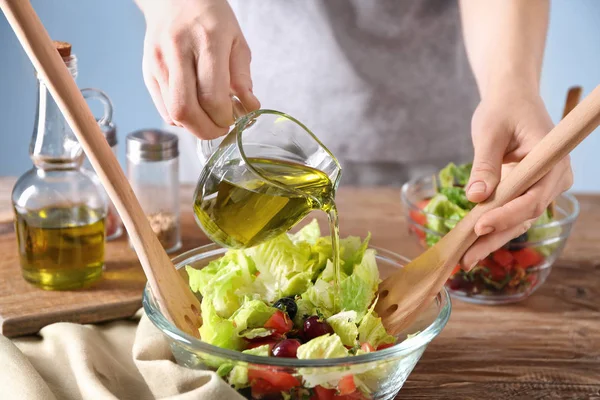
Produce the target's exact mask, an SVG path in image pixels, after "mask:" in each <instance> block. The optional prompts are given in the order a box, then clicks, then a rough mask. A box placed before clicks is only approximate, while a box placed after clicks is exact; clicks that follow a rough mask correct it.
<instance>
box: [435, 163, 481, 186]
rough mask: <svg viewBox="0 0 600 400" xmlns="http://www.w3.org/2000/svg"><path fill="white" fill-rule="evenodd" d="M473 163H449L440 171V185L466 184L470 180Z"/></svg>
mask: <svg viewBox="0 0 600 400" xmlns="http://www.w3.org/2000/svg"><path fill="white" fill-rule="evenodd" d="M472 167H473V165H472V164H462V165H460V166H457V165H456V164H454V163H450V164H448V165H447V166H446V167H445V168H444V169H442V170H441V171H440V173H439V178H440V179H439V180H440V186H441V187H443V188H449V187H453V186H463V187H464V186H465V185H466V184H467V183H468V182H469V176H470V175H471V168H472Z"/></svg>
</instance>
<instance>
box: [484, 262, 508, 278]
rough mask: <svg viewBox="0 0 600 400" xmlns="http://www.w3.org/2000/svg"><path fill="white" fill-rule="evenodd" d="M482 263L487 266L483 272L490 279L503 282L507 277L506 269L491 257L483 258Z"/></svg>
mask: <svg viewBox="0 0 600 400" xmlns="http://www.w3.org/2000/svg"><path fill="white" fill-rule="evenodd" d="M480 264H481V265H482V266H483V267H485V268H486V270H485V271H483V272H482V274H483V276H485V277H486V278H487V279H490V280H492V281H494V282H501V281H502V280H503V279H504V278H505V277H506V272H507V271H506V269H505V268H504V267H502V266H500V265H498V263H496V262H495V261H494V260H492V259H490V258H489V257H488V258H485V259H483V260H481V261H480Z"/></svg>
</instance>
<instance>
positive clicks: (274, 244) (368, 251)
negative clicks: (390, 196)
mask: <svg viewBox="0 0 600 400" xmlns="http://www.w3.org/2000/svg"><path fill="white" fill-rule="evenodd" d="M340 246H341V258H342V260H343V262H342V272H341V275H342V279H341V283H340V285H339V287H340V289H339V290H340V292H339V293H340V296H339V297H337V298H334V296H333V293H334V290H333V289H332V288H333V282H332V279H333V273H332V272H333V271H332V267H333V266H332V263H331V258H330V256H331V241H330V238H328V237H321V236H320V231H319V227H318V224H317V223H316V221H313V222H312V223H310V224H308V225H307V226H306V227H304V228H303V229H302V230H300V231H299V232H298V233H296V234H284V235H281V236H280V237H278V238H275V239H272V240H271V241H269V242H267V243H264V244H261V245H259V246H256V247H253V248H251V249H246V250H226V249H223V248H220V247H219V246H217V245H214V244H212V245H207V246H203V247H199V248H197V249H194V250H191V251H188V252H186V253H184V254H181V255H179V256H178V257H176V258H175V259H174V260H173V261H174V264H175V266H176V268H177V269H178V270H179V271H180V273H182V276H184V278H185V279H186V280H187V281H188V282H189V284H190V287H191V289H192V290H193V291H194V292H195V293H197V295H198V298H199V299H200V300H201V308H202V318H203V325H202V327H201V328H200V335H201V338H202V340H199V339H197V338H193V337H191V336H189V335H187V334H186V333H184V332H182V331H181V330H179V329H178V328H176V327H175V326H173V325H172V324H171V323H170V322H169V321H168V320H167V319H166V318H165V317H164V316H163V315H162V314H161V312H160V311H159V309H158V306H157V303H156V301H155V299H154V297H153V296H152V293H151V291H150V289H149V287H146V289H145V291H144V294H143V306H144V310H145V312H146V314H147V315H148V317H149V319H150V320H151V321H152V322H153V323H154V325H155V326H157V327H158V328H159V329H160V330H161V331H162V332H163V333H164V334H165V336H166V339H167V340H168V342H169V344H170V347H171V350H172V352H173V355H174V357H175V359H176V361H177V363H178V364H180V365H183V366H186V367H188V368H193V369H211V370H213V371H216V372H217V373H218V375H219V376H220V377H221V378H222V379H224V380H225V382H227V383H228V384H229V385H230V386H231V387H232V393H233V390H234V389H235V390H237V392H238V393H239V394H241V395H242V398H244V397H245V398H248V399H286V400H287V399H309V400H325V399H327V400H330V399H338V400H342V399H346V400H349V399H354V400H356V399H365V400H366V399H393V398H394V397H395V396H396V394H397V393H398V391H399V390H400V388H401V387H402V385H403V384H404V382H405V381H406V379H407V377H408V375H409V374H410V373H411V371H412V370H413V368H414V367H415V365H416V364H417V362H418V361H419V359H420V358H421V355H422V354H423V352H424V351H425V349H426V347H427V345H428V344H429V343H430V342H431V341H432V340H433V339H434V338H435V337H436V336H437V335H438V334H439V333H440V332H441V331H442V329H443V328H444V326H445V325H446V323H447V322H448V318H449V317H450V311H451V304H450V296H449V294H448V292H447V291H446V290H442V291H441V292H440V293H439V294H438V295H437V296H436V298H435V299H434V301H433V302H432V304H431V305H430V306H429V308H428V309H427V310H425V311H424V312H423V313H422V314H421V315H420V316H419V318H418V319H417V320H416V321H415V322H414V323H413V324H412V325H411V326H410V327H409V328H407V329H406V330H405V331H403V332H401V333H400V334H399V335H397V336H391V335H389V334H388V332H386V330H385V328H384V326H383V324H382V323H381V319H380V318H378V317H377V315H376V313H375V311H374V304H375V303H376V301H377V295H376V291H377V286H378V284H379V282H380V279H384V278H385V277H387V276H388V275H390V274H391V273H392V272H393V271H394V270H396V269H397V268H401V267H402V266H403V265H405V264H406V263H408V262H409V260H408V259H406V258H404V257H402V256H400V255H398V254H395V253H392V252H390V251H386V250H383V249H375V248H372V247H369V246H368V238H367V239H366V240H364V241H362V240H361V239H360V238H358V237H347V238H343V239H341V240H340Z"/></svg>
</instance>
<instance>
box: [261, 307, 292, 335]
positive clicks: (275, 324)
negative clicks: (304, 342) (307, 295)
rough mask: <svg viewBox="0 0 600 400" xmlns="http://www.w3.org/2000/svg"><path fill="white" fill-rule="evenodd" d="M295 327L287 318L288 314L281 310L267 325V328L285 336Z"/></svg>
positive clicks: (272, 316) (276, 312)
mask: <svg viewBox="0 0 600 400" xmlns="http://www.w3.org/2000/svg"><path fill="white" fill-rule="evenodd" d="M293 327H294V323H293V322H292V320H291V319H290V318H289V317H288V316H287V313H284V312H283V311H281V310H277V311H275V313H274V314H273V315H271V318H269V319H268V320H267V322H266V323H265V328H267V329H274V330H275V332H277V333H279V334H281V335H283V334H286V333H288V332H289V331H291V330H292V328H293Z"/></svg>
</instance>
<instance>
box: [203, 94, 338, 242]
mask: <svg viewBox="0 0 600 400" xmlns="http://www.w3.org/2000/svg"><path fill="white" fill-rule="evenodd" d="M233 103H234V107H233V109H234V118H235V119H236V122H235V125H234V126H233V128H232V129H231V131H230V132H229V133H228V134H227V135H226V136H225V137H224V138H223V139H222V141H221V142H220V144H219V145H218V146H215V142H214V141H202V142H200V144H199V147H200V148H199V152H200V153H201V155H202V156H204V157H206V158H205V159H206V162H205V165H204V168H203V170H202V172H201V174H200V178H199V181H198V185H197V187H196V191H195V193H194V214H195V215H196V221H197V223H198V225H199V226H200V227H201V228H202V230H203V231H204V232H205V233H206V235H207V236H208V237H209V238H210V239H211V240H213V241H214V242H216V243H218V244H220V245H221V246H224V247H229V248H247V247H252V246H255V245H257V244H260V243H262V242H264V241H266V240H269V239H271V238H273V237H275V236H277V235H279V234H281V233H284V232H286V231H288V230H289V229H291V228H292V227H293V226H294V225H295V224H296V223H298V222H299V221H300V220H301V219H302V218H304V217H305V216H306V215H307V214H308V213H309V212H310V211H312V210H316V209H321V210H324V211H329V208H331V207H332V206H333V198H334V196H335V191H336V189H337V187H338V183H339V180H340V177H341V167H340V164H339V162H338V160H337V159H336V158H335V157H334V156H333V154H331V152H330V151H329V150H328V149H327V148H326V147H325V146H324V145H323V144H322V143H321V142H320V141H319V139H317V137H316V136H315V135H314V134H313V133H312V132H311V131H310V130H309V129H308V128H307V127H306V126H304V125H303V124H302V123H300V122H299V121H298V120H296V119H295V118H293V117H291V116H289V115H287V114H284V113H282V112H279V111H274V110H265V109H261V110H257V111H252V112H250V113H246V112H245V110H244V108H243V106H242V104H241V103H240V102H239V100H237V99H236V98H233ZM213 149H214V151H213Z"/></svg>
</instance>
